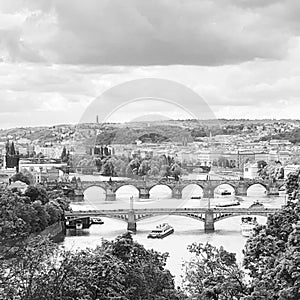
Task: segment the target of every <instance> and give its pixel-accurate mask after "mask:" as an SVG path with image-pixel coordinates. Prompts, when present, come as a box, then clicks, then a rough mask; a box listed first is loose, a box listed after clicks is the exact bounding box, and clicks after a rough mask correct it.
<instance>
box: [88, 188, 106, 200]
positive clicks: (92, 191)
mask: <svg viewBox="0 0 300 300" xmlns="http://www.w3.org/2000/svg"><path fill="white" fill-rule="evenodd" d="M83 195H84V199H85V200H88V201H97V200H99V199H100V200H105V196H106V190H105V188H103V187H102V186H99V185H90V186H87V187H86V188H85V189H84V191H83Z"/></svg>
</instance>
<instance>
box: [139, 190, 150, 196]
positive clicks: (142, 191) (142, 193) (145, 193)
mask: <svg viewBox="0 0 300 300" xmlns="http://www.w3.org/2000/svg"><path fill="white" fill-rule="evenodd" d="M149 191H150V190H149V189H147V188H140V189H139V198H140V199H149V198H150V192H149Z"/></svg>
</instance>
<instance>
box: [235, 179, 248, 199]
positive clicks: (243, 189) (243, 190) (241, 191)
mask: <svg viewBox="0 0 300 300" xmlns="http://www.w3.org/2000/svg"><path fill="white" fill-rule="evenodd" d="M247 190H248V186H247V185H246V184H245V183H243V182H239V184H238V186H237V187H236V189H235V195H236V196H247Z"/></svg>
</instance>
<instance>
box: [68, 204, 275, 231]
mask: <svg viewBox="0 0 300 300" xmlns="http://www.w3.org/2000/svg"><path fill="white" fill-rule="evenodd" d="M277 210H279V209H276V208H265V207H264V206H263V205H259V206H258V207H257V206H255V205H254V206H251V207H249V208H235V207H234V208H229V207H226V208H225V207H224V208H212V209H207V208H145V209H131V210H126V209H114V210H89V211H74V212H66V213H65V217H66V220H68V221H72V220H73V221H74V220H78V219H88V218H90V217H108V218H113V219H117V220H122V221H124V222H127V229H128V230H131V231H136V228H137V225H136V223H137V222H138V221H140V220H143V219H146V218H151V217H154V216H160V215H176V216H184V217H188V218H192V219H196V220H199V221H202V222H204V229H205V231H206V232H208V231H214V228H215V227H214V224H215V222H217V221H220V220H223V219H226V218H231V217H235V216H242V215H257V216H265V217H268V215H270V214H273V213H275V212H276V211H277Z"/></svg>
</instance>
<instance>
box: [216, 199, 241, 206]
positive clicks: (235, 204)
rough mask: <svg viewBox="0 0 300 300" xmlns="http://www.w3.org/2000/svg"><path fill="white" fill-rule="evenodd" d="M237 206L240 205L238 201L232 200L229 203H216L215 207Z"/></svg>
mask: <svg viewBox="0 0 300 300" xmlns="http://www.w3.org/2000/svg"><path fill="white" fill-rule="evenodd" d="M237 205H240V201H238V200H233V201H230V202H225V203H218V204H216V207H229V206H237Z"/></svg>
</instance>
